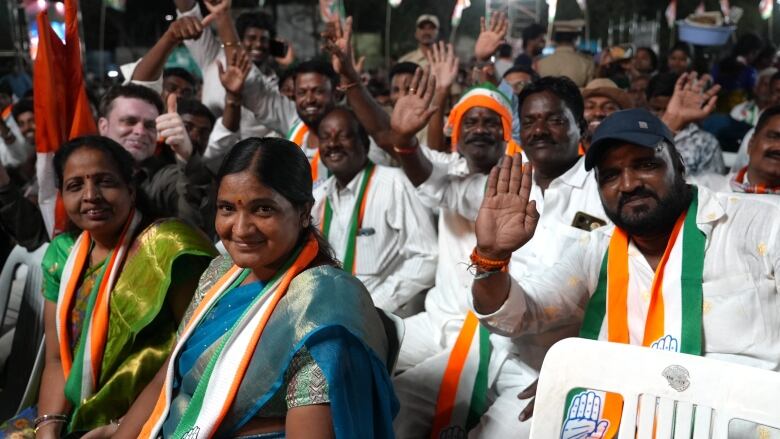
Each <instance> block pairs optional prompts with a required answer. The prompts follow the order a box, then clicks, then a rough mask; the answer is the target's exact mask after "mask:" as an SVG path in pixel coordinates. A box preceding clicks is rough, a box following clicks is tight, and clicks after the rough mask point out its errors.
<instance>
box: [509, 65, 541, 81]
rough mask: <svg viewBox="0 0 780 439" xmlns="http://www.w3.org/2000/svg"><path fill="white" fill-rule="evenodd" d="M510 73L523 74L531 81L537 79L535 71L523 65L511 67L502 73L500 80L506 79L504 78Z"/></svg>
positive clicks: (537, 75)
mask: <svg viewBox="0 0 780 439" xmlns="http://www.w3.org/2000/svg"><path fill="white" fill-rule="evenodd" d="M511 73H525V74H526V75H529V76H530V77H531V81H536V80H537V79H539V74H538V73H536V70H534V69H532V68H531V67H528V66H527V65H524V64H515V65H513V66H512V67H510V68H509V70H507V71H506V72H504V76H502V78H506V76H507V75H509V74H511Z"/></svg>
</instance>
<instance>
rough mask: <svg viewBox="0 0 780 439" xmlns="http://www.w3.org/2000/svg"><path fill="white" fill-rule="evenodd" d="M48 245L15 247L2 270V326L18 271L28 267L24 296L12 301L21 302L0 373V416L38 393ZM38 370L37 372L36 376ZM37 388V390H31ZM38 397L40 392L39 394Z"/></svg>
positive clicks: (0, 306)
mask: <svg viewBox="0 0 780 439" xmlns="http://www.w3.org/2000/svg"><path fill="white" fill-rule="evenodd" d="M47 247H48V244H44V245H43V246H41V247H39V248H38V249H37V250H35V251H33V252H28V251H27V250H25V249H24V248H22V247H19V246H17V247H15V248H14V249H13V250H12V251H11V254H10V255H9V256H8V259H7V260H6V262H5V265H4V266H3V270H2V273H0V326H2V324H3V321H4V320H6V317H8V316H9V314H10V312H9V311H10V310H9V304H10V302H11V300H10V299H11V293H12V284H13V280H14V278H15V273H16V272H17V271H18V270H19V268H20V267H21V266H26V268H27V270H26V271H27V275H26V278H25V279H24V286H23V288H22V289H21V291H22V296H21V298H18V299H19V300H16V298H15V300H14V301H13V302H19V309H18V318H16V322H15V324H14V327H13V329H12V331H14V333H13V340H12V344H11V350H10V356H9V357H8V360H7V364H6V367H5V371H4V375H3V376H0V419H6V418H8V417H10V416H11V415H13V414H14V413H15V412H16V410H17V408H18V404H19V401H20V399H22V400H24V399H25V395H26V394H27V395H28V397H27V400H29V394H30V392H33V393H37V384H36V383H37V382H38V380H39V375H40V371H41V370H42V367H37V368H36V367H35V364H36V362H39V361H38V359H39V357H40V363H41V365H42V355H41V343H42V338H43V302H44V298H43V294H42V293H41V287H42V284H43V271H42V270H41V261H42V260H43V255H44V253H45V252H46V248H47ZM36 373H37V374H38V375H36ZM32 387H35V389H32ZM36 396H37V395H36Z"/></svg>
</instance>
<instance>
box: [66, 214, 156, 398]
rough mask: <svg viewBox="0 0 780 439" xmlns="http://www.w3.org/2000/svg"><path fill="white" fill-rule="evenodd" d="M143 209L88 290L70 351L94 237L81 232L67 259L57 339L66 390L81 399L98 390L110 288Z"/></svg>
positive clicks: (127, 225) (129, 221)
mask: <svg viewBox="0 0 780 439" xmlns="http://www.w3.org/2000/svg"><path fill="white" fill-rule="evenodd" d="M140 223H141V214H140V212H138V211H136V210H134V211H132V212H130V216H129V217H128V219H127V222H126V223H125V225H124V227H123V229H122V233H121V235H120V236H119V241H118V242H117V244H116V247H114V250H113V251H111V254H110V255H109V256H108V259H107V262H106V265H105V267H104V268H103V273H102V274H101V275H100V277H99V279H98V281H97V282H96V283H95V288H94V289H93V290H92V291H91V292H90V293H89V299H88V301H87V310H86V313H85V316H84V322H83V328H82V331H81V337H80V339H79V343H78V346H76V347H75V349H73V351H71V342H72V341H71V340H70V335H71V333H70V330H69V325H70V314H71V310H72V307H73V304H74V302H75V300H76V295H77V292H78V286H79V284H80V282H79V280H80V279H81V275H82V273H83V272H84V267H85V265H86V264H87V259H88V258H89V254H90V250H91V248H92V238H91V236H90V234H89V232H87V231H84V232H81V235H79V237H78V238H77V239H76V242H75V244H74V245H73V249H72V250H71V252H70V254H69V255H68V259H67V260H66V261H65V266H64V267H63V271H62V279H61V280H60V291H59V296H58V298H57V315H56V324H57V339H58V342H59V350H60V359H61V361H62V371H63V373H64V375H65V381H66V382H65V386H66V393H67V394H71V395H79V396H80V397H79V401H83V400H84V399H87V398H89V397H90V396H92V394H93V393H94V392H95V390H96V388H97V386H98V384H99V383H98V380H99V378H100V366H101V364H102V361H103V351H104V350H105V347H106V338H107V335H108V324H109V321H108V316H109V305H110V300H111V290H112V289H113V288H114V285H115V284H116V281H117V279H118V278H119V275H120V273H121V271H122V266H123V265H124V261H125V258H126V257H127V252H128V250H129V248H130V244H131V243H132V241H133V236H134V235H135V232H136V230H137V229H138V225H139V224H140Z"/></svg>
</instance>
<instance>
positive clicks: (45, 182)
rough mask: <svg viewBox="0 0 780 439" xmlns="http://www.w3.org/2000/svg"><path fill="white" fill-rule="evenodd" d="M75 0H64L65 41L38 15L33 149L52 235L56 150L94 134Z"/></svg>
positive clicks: (59, 215)
mask: <svg viewBox="0 0 780 439" xmlns="http://www.w3.org/2000/svg"><path fill="white" fill-rule="evenodd" d="M76 1H77V0H65V43H63V42H62V40H60V38H59V37H58V36H57V35H56V34H55V33H54V30H53V29H52V28H51V25H50V24H49V17H48V15H47V14H46V12H41V13H40V14H38V34H39V37H38V38H39V40H38V54H37V57H36V58H35V64H34V74H33V88H34V90H35V96H34V108H35V111H34V113H35V127H36V130H35V149H36V152H37V154H38V157H37V162H36V168H37V169H36V172H37V175H38V185H39V189H38V203H39V205H40V208H41V212H42V213H43V219H44V222H45V223H46V228H47V230H48V232H49V235H50V236H54V235H56V234H57V233H59V232H61V231H62V230H64V226H65V210H64V208H63V207H62V202H61V201H58V196H57V189H56V186H55V184H54V166H53V159H54V153H55V152H57V150H58V149H59V147H60V145H62V144H63V143H64V142H66V141H67V140H69V139H73V138H75V137H78V136H83V135H86V134H95V133H97V127H96V125H95V119H94V118H93V117H92V111H91V109H90V106H89V101H88V100H87V91H86V89H85V88H84V75H83V72H82V68H81V46H80V42H79V33H78V21H77V16H78V6H77V3H76Z"/></svg>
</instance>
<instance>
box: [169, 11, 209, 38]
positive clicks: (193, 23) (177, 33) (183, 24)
mask: <svg viewBox="0 0 780 439" xmlns="http://www.w3.org/2000/svg"><path fill="white" fill-rule="evenodd" d="M207 18H208V17H207ZM204 21H205V19H204ZM208 23H209V21H206V24H205V25H204V24H203V22H202V21H201V20H198V19H197V18H195V17H181V18H179V19H177V20H176V21H174V22H173V23H171V25H170V26H168V30H167V33H168V34H169V35H170V36H171V37H173V39H174V40H176V42H177V43H181V42H182V41H184V40H195V39H198V38H200V36H201V34H203V29H204V27H205V26H206V25H207V24H208Z"/></svg>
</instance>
